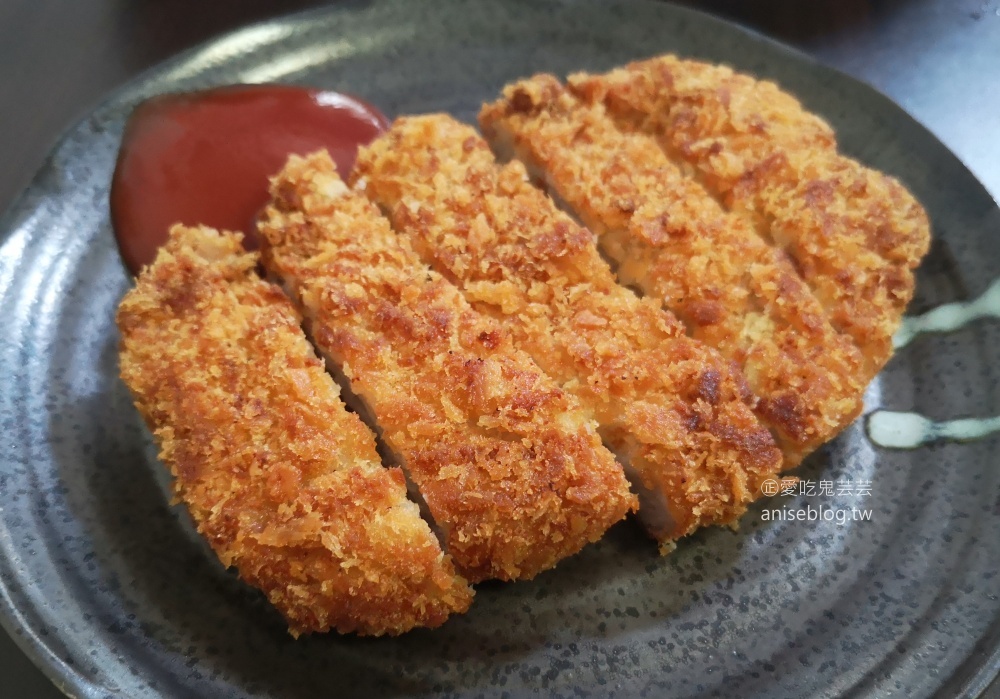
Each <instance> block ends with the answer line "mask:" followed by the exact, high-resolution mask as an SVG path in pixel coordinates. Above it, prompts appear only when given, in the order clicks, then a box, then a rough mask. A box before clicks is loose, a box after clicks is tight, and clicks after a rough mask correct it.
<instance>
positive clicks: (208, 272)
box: [117, 226, 472, 636]
mask: <svg viewBox="0 0 1000 699" xmlns="http://www.w3.org/2000/svg"><path fill="white" fill-rule="evenodd" d="M240 240H241V236H240V235H239V234H232V233H218V232H216V231H214V230H212V229H209V228H186V227H183V226H174V228H173V229H172V230H171V231H170V238H169V240H168V241H167V243H166V245H165V246H164V247H162V248H161V249H160V251H159V253H158V255H157V257H156V261H155V262H154V263H153V264H152V265H151V266H149V267H146V268H145V269H143V271H142V273H141V274H140V275H139V278H138V281H137V283H136V286H135V288H134V289H132V290H131V291H129V292H128V293H127V294H126V295H125V298H124V299H123V300H122V302H121V306H120V307H119V309H118V316H117V321H118V328H119V330H120V331H121V336H122V339H121V375H122V378H123V379H124V381H125V383H126V385H127V386H128V387H129V389H130V390H131V391H132V395H133V397H134V398H135V404H136V407H137V408H138V409H139V412H141V413H142V415H143V417H144V418H145V420H146V423H147V424H148V425H149V428H150V429H151V430H152V431H153V434H154V435H155V437H156V441H157V442H158V444H159V446H160V458H161V459H162V460H163V462H164V463H165V464H166V465H167V467H169V469H170V471H171V473H172V474H173V475H174V479H175V480H174V489H175V492H176V495H177V498H178V499H179V500H180V501H181V502H183V503H184V504H185V505H186V506H187V508H188V510H189V511H190V513H191V516H192V517H193V519H194V521H195V524H196V525H197V527H198V531H199V532H200V533H201V534H202V535H203V536H204V537H205V538H206V539H207V540H208V542H209V543H210V544H211V546H212V548H213V549H214V550H215V552H216V553H217V554H218V556H219V559H220V560H221V561H222V563H223V564H224V565H226V566H227V567H228V566H235V567H236V569H237V570H238V571H239V574H240V577H242V578H243V579H244V580H245V581H246V582H248V583H249V584H251V585H253V586H254V587H257V588H259V589H261V590H263V591H264V593H265V594H266V595H267V597H268V599H270V601H271V603H272V604H273V605H274V606H275V607H277V609H278V611H280V612H281V614H282V615H284V617H285V619H286V620H287V621H288V626H289V630H290V631H291V633H292V635H293V636H298V635H299V634H301V633H308V632H314V631H327V630H329V629H331V628H333V629H336V630H338V631H340V632H342V633H347V632H357V633H359V634H363V635H376V636H377V635H381V634H398V633H402V632H404V631H407V630H409V629H411V628H413V627H417V626H428V627H434V626H439V625H441V624H442V623H443V622H444V621H445V619H447V618H448V616H449V615H450V614H453V613H460V612H464V611H465V610H466V609H468V607H469V604H470V603H471V601H472V590H471V589H470V588H469V586H468V583H466V582H465V581H464V580H462V578H460V577H459V576H458V575H456V574H455V569H454V566H453V565H452V562H451V560H450V559H449V558H448V557H447V556H445V555H444V554H443V553H442V551H441V547H440V545H439V544H438V541H437V539H436V538H435V536H434V534H433V532H432V531H431V529H430V527H429V526H428V525H427V523H426V522H424V521H423V520H422V519H421V517H420V512H419V508H418V507H417V505H416V504H415V503H412V502H410V501H409V500H407V495H406V483H405V479H404V477H403V473H402V472H401V471H400V470H399V469H397V468H384V467H383V466H382V465H381V463H380V462H379V457H378V454H377V453H376V451H375V437H374V435H373V434H372V433H371V431H370V430H369V429H368V428H367V427H365V426H364V424H362V422H361V420H360V419H359V418H358V417H357V415H354V414H353V413H350V412H348V411H347V410H346V409H345V407H344V404H343V402H341V400H340V397H339V389H338V387H337V385H336V384H335V383H334V381H333V379H331V378H330V376H329V375H327V373H326V372H325V370H324V368H323V363H322V362H321V361H320V360H319V358H318V357H317V356H316V354H315V352H314V350H313V348H312V346H310V344H309V342H308V341H307V340H306V337H305V335H304V334H303V332H302V330H301V329H300V327H299V324H300V317H299V315H298V313H296V311H295V309H294V308H293V307H292V304H291V303H290V302H289V300H288V299H287V298H286V297H285V295H284V294H282V293H281V291H280V290H279V289H278V288H277V287H275V286H274V285H272V284H268V283H266V282H264V281H263V280H261V279H260V278H259V277H258V276H257V275H256V274H255V272H254V268H255V266H256V265H257V256H256V254H247V253H245V252H243V250H242V248H241V246H240Z"/></svg>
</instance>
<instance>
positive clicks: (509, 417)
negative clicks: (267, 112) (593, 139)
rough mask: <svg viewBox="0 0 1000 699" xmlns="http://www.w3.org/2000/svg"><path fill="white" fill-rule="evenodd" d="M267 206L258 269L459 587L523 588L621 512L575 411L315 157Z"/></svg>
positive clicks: (592, 438) (602, 451)
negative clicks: (274, 285) (354, 405)
mask: <svg viewBox="0 0 1000 699" xmlns="http://www.w3.org/2000/svg"><path fill="white" fill-rule="evenodd" d="M272 194H273V200H272V203H271V204H270V205H269V206H268V208H267V209H266V211H265V213H264V215H263V216H262V219H261V222H260V225H259V229H260V233H261V238H262V251H261V252H262V259H263V262H264V265H265V268H266V269H267V270H268V272H269V273H270V274H271V275H273V276H274V277H276V278H278V279H280V280H281V281H282V283H283V284H284V286H285V288H286V289H287V290H288V292H289V294H290V296H291V297H292V298H293V300H294V302H295V303H296V304H297V305H298V306H299V307H300V308H301V310H302V313H303V315H304V316H305V318H306V321H307V327H308V329H309V332H310V335H311V337H312V339H313V341H314V343H315V344H316V346H317V347H318V348H319V350H320V351H321V352H322V353H323V354H324V356H326V358H327V359H328V360H329V361H330V363H331V364H332V365H333V366H335V367H336V368H337V370H338V371H339V372H340V373H342V375H343V376H344V378H345V379H346V381H347V383H348V384H349V387H350V390H351V391H352V392H353V393H354V394H355V395H357V396H358V397H359V398H360V399H361V400H362V401H363V402H364V404H365V406H366V408H367V410H366V412H368V413H369V414H370V416H371V417H372V418H373V419H374V420H375V421H376V422H377V425H378V429H379V430H380V431H381V435H382V439H383V440H384V442H385V444H386V445H387V446H388V448H389V449H391V450H392V452H393V454H394V456H395V458H396V460H397V461H398V463H399V464H400V465H401V466H402V467H403V468H404V469H405V470H406V471H407V473H408V474H409V477H410V479H411V480H412V482H413V483H414V485H415V486H416V488H417V489H418V490H419V493H420V496H421V497H422V499H423V501H424V502H425V503H426V505H427V510H428V511H429V513H430V515H431V517H433V520H434V522H435V523H436V525H437V527H438V528H439V530H440V532H441V535H442V537H443V541H444V544H445V548H446V550H447V551H448V553H449V554H450V555H451V557H452V559H453V560H454V561H455V564H456V566H457V568H458V570H459V572H460V573H462V575H464V576H465V577H467V578H468V579H470V580H472V581H479V580H484V579H488V578H498V579H501V580H515V579H524V578H530V577H532V576H534V575H536V574H537V573H539V572H541V571H543V570H546V569H548V568H551V567H552V566H554V565H555V564H556V563H557V562H558V561H559V560H560V559H562V558H563V557H565V556H568V555H570V554H573V553H575V552H577V551H579V550H580V549H581V548H582V547H583V546H584V545H586V544H587V543H588V542H592V541H595V540H597V539H599V538H600V537H601V536H602V535H603V534H604V532H605V531H606V530H607V529H608V527H610V526H611V525H612V524H614V523H615V522H618V521H619V520H621V519H622V518H623V517H624V516H625V514H626V513H627V511H629V510H630V509H634V507H635V504H636V499H635V496H634V495H632V493H630V491H629V485H628V482H627V480H626V479H625V476H624V474H623V472H622V469H621V467H620V466H619V465H618V463H617V462H616V461H615V459H614V456H613V455H612V454H611V453H610V452H609V451H608V450H607V449H606V448H605V447H604V446H603V445H602V443H601V440H600V437H599V436H598V434H597V432H596V425H595V424H594V422H593V420H592V419H591V416H590V415H589V413H588V412H587V411H585V410H584V409H583V408H582V407H581V405H580V404H579V401H578V400H577V399H576V397H575V396H574V395H573V394H571V393H569V392H567V391H565V390H563V389H562V388H560V387H559V386H558V385H557V384H556V382H555V381H553V380H552V379H551V378H550V377H549V376H547V375H546V374H545V373H544V372H543V371H542V370H541V369H539V367H538V366H537V365H536V364H535V362H534V361H532V359H531V358H530V357H529V356H528V355H527V354H525V353H524V352H523V351H521V350H519V349H517V348H515V347H514V345H513V343H512V341H511V337H510V335H509V334H508V333H507V332H506V331H505V330H504V329H503V328H502V327H501V326H500V325H499V324H498V323H496V322H495V321H494V320H492V319H490V318H488V317H486V316H484V315H482V314H480V313H479V312H477V311H476V310H475V309H473V308H472V306H471V305H470V304H469V303H468V302H467V301H466V300H465V298H464V297H463V296H462V294H461V293H460V292H459V290H458V289H457V288H455V286H454V285H452V284H451V283H450V282H449V281H447V280H446V279H444V278H443V277H442V276H441V275H439V274H437V273H436V272H434V271H432V270H431V269H430V268H429V267H428V266H427V265H425V264H424V263H423V262H422V261H421V260H420V259H419V257H418V256H417V255H416V254H415V253H414V252H413V250H412V249H411V248H410V247H409V245H408V244H407V243H406V241H405V240H404V239H402V238H400V237H398V236H396V235H395V234H394V233H393V232H392V230H391V228H390V226H389V222H388V221H387V220H386V219H385V218H384V217H383V216H382V215H381V213H380V212H379V211H378V209H377V208H376V207H375V206H374V205H372V204H371V203H370V202H369V201H368V200H367V199H366V198H365V197H364V195H362V194H359V193H357V192H355V191H352V190H351V189H349V188H348V187H347V186H346V185H345V184H344V183H343V182H342V181H341V179H340V178H339V177H338V175H337V172H336V169H335V166H334V164H333V162H332V161H331V160H330V158H329V157H328V156H327V155H326V154H325V153H321V154H315V155H313V156H310V157H308V158H299V157H292V158H291V159H290V160H289V162H288V164H287V165H286V167H285V168H284V170H283V171H282V172H281V173H279V174H278V175H277V176H276V177H275V178H274V179H273V180H272Z"/></svg>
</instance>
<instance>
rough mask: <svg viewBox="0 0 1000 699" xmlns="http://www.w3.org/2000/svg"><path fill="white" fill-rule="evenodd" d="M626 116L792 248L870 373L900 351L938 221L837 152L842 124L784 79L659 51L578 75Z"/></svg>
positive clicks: (590, 91) (894, 185) (582, 88)
mask: <svg viewBox="0 0 1000 699" xmlns="http://www.w3.org/2000/svg"><path fill="white" fill-rule="evenodd" d="M569 85H570V89H571V90H573V91H574V92H576V93H577V94H578V95H580V96H581V97H584V98H585V99H586V100H587V101H590V102H603V103H604V105H605V106H606V108H607V110H608V112H609V114H611V115H612V116H613V117H614V118H615V119H616V120H617V121H618V122H619V124H620V125H621V126H622V127H623V128H628V129H633V130H641V131H645V132H647V133H650V134H653V135H655V136H657V137H658V140H659V142H660V145H661V146H662V147H663V149H664V151H665V152H666V153H668V154H669V155H670V157H671V158H673V159H674V160H675V161H677V162H678V163H683V164H685V165H686V166H687V167H688V168H689V171H690V172H691V173H692V174H693V175H694V176H696V177H697V179H698V180H699V181H700V182H701V183H702V184H704V185H705V186H706V187H707V188H708V189H709V190H710V191H711V192H713V193H714V194H715V195H717V196H718V197H720V198H721V199H722V201H723V202H724V203H725V204H726V206H727V207H728V208H729V209H730V210H731V211H733V212H734V213H736V214H738V215H740V216H743V217H744V218H745V219H746V220H747V221H748V222H749V223H750V224H751V225H753V226H754V227H755V228H756V229H757V230H758V231H759V232H760V234H761V235H762V236H763V237H765V239H768V240H770V241H772V242H773V243H774V244H776V245H778V246H779V247H781V248H782V249H784V250H785V251H787V252H788V254H789V255H790V257H791V258H792V260H793V261H794V263H795V265H796V267H797V269H798V271H799V273H800V274H801V275H802V277H803V278H804V279H805V281H806V282H807V283H808V284H809V285H810V287H811V288H812V289H813V292H814V293H815V294H816V296H817V298H818V299H819V300H820V302H821V303H822V304H823V305H824V307H825V309H826V311H827V313H828V315H829V318H830V320H831V322H832V323H833V325H834V327H836V328H837V329H838V330H840V331H843V332H845V333H847V334H849V335H850V336H851V338H852V339H853V340H854V342H855V343H856V344H857V346H858V347H859V348H860V349H861V351H862V353H863V354H864V357H865V360H866V369H867V376H868V377H871V376H874V374H875V373H877V372H878V370H879V369H880V368H881V367H882V366H883V365H884V364H885V362H886V361H888V359H889V357H890V356H891V354H892V335H893V333H894V332H895V331H896V329H897V328H898V326H899V322H900V319H901V316H902V313H903V311H904V310H905V308H906V305H907V304H908V303H909V301H910V299H911V298H912V296H913V288H914V278H913V269H914V268H915V267H916V266H917V264H919V262H920V259H921V258H922V257H923V256H924V255H925V254H926V253H927V249H928V246H929V244H930V225H929V221H928V218H927V215H926V213H925V212H924V210H923V208H922V207H921V206H920V205H919V203H918V202H917V201H916V200H915V199H914V198H913V196H912V195H911V194H910V193H909V192H908V191H907V190H906V188H905V187H903V186H902V185H901V184H900V183H899V182H898V181H897V180H895V179H894V178H892V177H890V176H888V175H885V174H883V173H881V172H877V171H875V170H872V169H870V168H867V167H864V166H863V165H861V164H860V163H858V162H856V161H854V160H852V159H850V158H847V157H844V156H842V155H840V154H839V153H838V152H837V147H836V140H835V138H834V134H833V131H832V129H830V127H829V126H828V125H827V124H826V123H824V122H823V121H822V120H821V119H819V118H818V117H816V116H814V115H811V114H809V113H807V112H806V111H805V110H803V109H802V107H801V105H800V104H799V103H798V102H797V101H796V100H795V99H794V98H793V97H791V96H790V95H788V94H787V93H784V92H783V91H781V90H780V89H779V88H778V87H777V86H776V85H775V84H774V83H771V82H768V81H761V80H755V79H753V78H751V77H749V76H746V75H741V74H739V73H735V72H733V71H732V70H731V69H729V68H727V67H725V66H718V65H711V64H707V63H701V62H698V61H691V60H681V59H679V58H677V57H676V56H669V55H668V56H661V57H657V58H653V59H649V60H646V61H639V62H636V63H632V64H629V65H628V66H626V67H624V68H620V69H617V70H614V71H611V72H610V73H607V74H605V75H599V76H595V75H584V74H580V75H576V76H570V79H569Z"/></svg>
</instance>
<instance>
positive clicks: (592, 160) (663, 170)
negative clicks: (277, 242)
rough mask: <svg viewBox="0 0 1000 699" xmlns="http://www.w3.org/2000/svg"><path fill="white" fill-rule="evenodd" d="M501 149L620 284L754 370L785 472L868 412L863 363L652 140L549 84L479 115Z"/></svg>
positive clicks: (742, 227) (542, 82)
mask: <svg viewBox="0 0 1000 699" xmlns="http://www.w3.org/2000/svg"><path fill="white" fill-rule="evenodd" d="M480 123H481V126H482V129H483V133H484V134H485V135H486V138H487V139H488V140H489V141H490V143H491V145H492V146H493V147H494V150H496V151H498V152H499V153H500V154H501V155H503V156H504V157H510V156H514V157H517V158H518V159H519V160H520V161H521V162H522V163H524V164H525V165H526V167H527V169H528V172H529V174H531V175H532V177H533V178H535V179H537V180H540V181H541V182H544V184H545V186H546V188H547V189H549V191H550V192H551V193H552V194H553V195H554V196H556V197H557V198H558V199H559V200H561V201H562V202H563V203H564V205H566V206H567V207H568V208H570V209H571V210H572V211H573V213H574V214H575V215H576V216H577V217H578V218H579V219H580V220H581V221H582V222H583V223H584V224H585V225H586V226H588V227H589V228H590V229H591V230H592V231H593V232H594V233H596V234H597V236H598V243H599V246H600V248H601V250H602V252H604V253H605V255H607V256H608V257H609V258H611V259H612V260H614V262H615V263H616V264H617V273H618V278H619V280H620V281H621V282H622V283H625V284H629V285H634V286H636V287H638V288H640V289H641V290H642V291H643V293H644V294H646V295H648V296H652V297H655V298H657V299H662V300H663V301H664V303H665V305H666V307H667V308H668V309H670V310H671V311H673V312H674V313H676V314H677V316H678V317H679V318H680V319H681V320H682V321H683V322H684V323H685V325H686V326H687V328H688V331H689V333H690V334H691V336H692V337H694V338H696V339H698V340H701V341H703V342H705V343H706V344H708V345H710V346H711V347H714V348H715V349H717V350H718V351H719V352H720V353H722V354H723V356H725V357H726V358H728V359H730V360H732V361H734V362H735V363H736V364H737V365H738V366H739V367H740V368H741V369H742V371H743V374H744V376H745V377H746V378H747V382H748V384H749V386H750V388H751V390H752V391H753V393H754V395H755V396H756V398H757V400H756V401H755V403H754V408H755V411H756V413H757V415H758V416H759V417H760V418H761V420H762V421H763V422H764V423H765V424H766V425H767V426H768V427H770V428H771V429H772V432H773V433H774V435H775V437H776V438H777V439H778V443H779V445H780V446H781V448H782V451H783V453H784V455H785V466H786V467H792V466H795V465H797V464H798V463H799V462H800V461H801V459H802V458H803V457H804V456H805V455H806V454H808V453H809V452H811V451H813V450H814V449H816V448H817V447H819V446H820V445H822V444H823V443H824V442H827V441H829V440H830V439H831V438H833V436H835V435H836V434H837V433H838V432H839V431H840V430H842V429H843V428H844V427H846V426H847V425H848V424H850V423H851V422H852V421H853V420H854V419H855V417H857V415H858V414H859V413H860V411H861V407H862V400H861V399H862V394H863V392H864V387H865V383H866V382H865V381H864V377H863V373H864V370H863V359H862V357H861V354H860V352H859V351H858V349H857V348H856V347H855V346H854V345H853V343H852V342H851V341H850V338H848V337H846V336H843V335H841V334H839V333H837V331H836V330H834V328H833V327H832V326H831V325H830V323H829V322H828V320H827V318H826V316H825V314H824V312H823V308H822V306H821V305H820V304H819V302H818V301H817V300H816V298H815V297H814V296H813V294H812V292H811V291H810V290H809V288H808V287H807V286H806V285H805V284H804V283H803V281H802V280H801V279H800V278H799V276H798V274H797V273H796V271H795V269H794V267H793V266H792V264H791V263H790V262H789V261H788V259H787V258H786V256H785V255H784V253H782V252H781V251H779V250H776V249H774V248H773V247H772V246H770V245H769V244H768V243H767V242H765V241H764V240H763V239H761V238H760V237H759V236H758V235H757V234H756V232H755V231H754V230H753V228H752V227H751V226H750V225H749V224H748V223H747V222H746V221H745V220H744V219H742V218H740V217H738V216H734V215H732V214H729V213H727V212H725V211H724V210H723V209H722V207H721V206H720V204H719V203H718V202H717V201H716V199H714V198H713V197H712V196H711V195H709V194H708V192H706V191H705V190H704V188H703V187H702V186H701V185H700V184H698V183H697V182H696V181H694V180H693V179H691V178H689V177H686V176H685V175H684V174H683V173H682V172H681V170H680V169H679V168H678V167H676V166H675V165H674V164H673V163H672V162H671V161H670V160H669V158H667V156H666V155H665V154H664V153H663V152H662V151H660V149H659V148H658V147H657V144H656V141H655V139H653V138H652V137H651V136H648V135H646V134H644V133H641V132H631V133H629V132H624V131H621V130H619V129H618V128H617V127H616V126H615V124H614V122H613V121H612V120H611V119H609V118H608V117H607V115H606V114H605V113H604V108H603V106H602V105H601V104H599V103H596V104H586V103H584V102H582V101H580V100H579V99H577V98H576V97H574V96H573V95H572V94H571V93H570V92H569V91H568V90H566V88H564V87H563V86H562V85H561V84H560V83H559V81H558V80H557V79H556V78H555V77H553V76H550V75H538V76H535V77H534V78H531V79H529V80H523V81H520V82H517V83H514V84H512V85H510V86H508V87H507V88H505V90H504V93H503V96H502V98H501V99H499V100H498V101H496V102H494V103H492V104H487V105H485V106H484V108H483V110H482V112H481V113H480Z"/></svg>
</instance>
